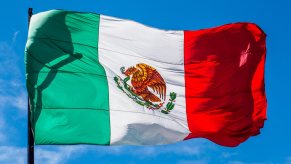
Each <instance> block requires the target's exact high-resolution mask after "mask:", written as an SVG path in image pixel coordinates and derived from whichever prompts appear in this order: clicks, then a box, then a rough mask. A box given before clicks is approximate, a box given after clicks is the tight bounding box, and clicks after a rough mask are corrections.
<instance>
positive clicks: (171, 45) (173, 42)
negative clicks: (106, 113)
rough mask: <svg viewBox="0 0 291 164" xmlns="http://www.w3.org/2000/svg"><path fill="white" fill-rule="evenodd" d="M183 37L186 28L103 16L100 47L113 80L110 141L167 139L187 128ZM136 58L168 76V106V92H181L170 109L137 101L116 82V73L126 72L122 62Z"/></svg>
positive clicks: (157, 141) (179, 136)
mask: <svg viewBox="0 0 291 164" xmlns="http://www.w3.org/2000/svg"><path fill="white" fill-rule="evenodd" d="M183 40H184V34H183V31H164V30H158V29H154V28H150V27H146V26H144V25H141V24H139V23H136V22H133V21H129V20H122V19H117V18H113V17H108V16H102V15H101V16H100V27H99V45H98V48H99V50H98V51H99V61H100V63H101V64H102V65H103V66H104V68H105V71H106V75H107V79H108V83H109V103H110V105H109V109H110V124H111V125H110V126H111V144H134V145H151V144H167V143H172V142H177V141H180V140H183V139H184V138H185V137H186V136H187V135H188V134H189V129H188V125H187V118H186V104H185V81H184V50H183V49H184V47H183V44H184V43H183V42H184V41H183ZM138 63H145V64H147V65H150V66H152V67H154V68H155V69H156V70H157V71H158V72H159V73H160V75H161V76H162V77H163V78H164V80H165V82H166V87H167V89H166V95H167V97H166V101H165V104H164V106H165V105H166V103H167V102H168V100H169V94H170V92H175V93H177V98H176V101H175V107H174V109H173V110H172V111H171V112H170V114H164V113H161V112H160V110H150V109H147V108H146V107H144V106H141V105H139V104H137V103H136V102H134V101H133V100H132V99H130V98H129V97H128V96H127V95H126V94H125V93H124V92H122V91H121V90H120V89H119V88H118V87H117V84H116V82H115V81H114V77H115V76H116V75H118V76H120V77H122V78H125V76H124V75H123V74H122V73H121V71H120V68H121V67H123V66H124V67H125V69H127V68H129V67H131V66H136V64H138ZM128 84H130V82H128ZM130 85H131V84H130Z"/></svg>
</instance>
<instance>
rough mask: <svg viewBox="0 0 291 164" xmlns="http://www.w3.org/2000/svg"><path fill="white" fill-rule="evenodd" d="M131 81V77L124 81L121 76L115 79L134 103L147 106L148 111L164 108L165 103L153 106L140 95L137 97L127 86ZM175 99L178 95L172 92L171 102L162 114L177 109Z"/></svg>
mask: <svg viewBox="0 0 291 164" xmlns="http://www.w3.org/2000/svg"><path fill="white" fill-rule="evenodd" d="M129 79H130V77H126V78H124V79H122V78H121V77H119V76H115V77H114V81H115V83H116V84H117V87H118V88H119V89H120V90H121V91H122V92H123V93H125V94H126V95H127V96H128V97H129V98H130V99H132V100H133V101H134V102H136V103H137V104H139V105H141V106H145V107H147V108H148V109H151V110H157V109H160V108H161V107H163V103H160V104H153V103H151V102H148V101H145V100H143V99H142V98H140V97H139V96H138V95H136V94H135V93H134V92H132V91H131V89H130V86H129V85H128V84H127V81H128V80H129ZM175 99H176V93H175V92H170V99H169V102H168V103H167V105H166V107H165V108H164V109H162V110H161V112H162V113H164V114H169V113H170V112H171V110H173V109H174V107H175V103H174V102H175Z"/></svg>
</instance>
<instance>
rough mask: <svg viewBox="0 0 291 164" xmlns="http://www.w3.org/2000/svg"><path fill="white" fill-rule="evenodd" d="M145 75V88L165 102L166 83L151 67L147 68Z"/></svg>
mask: <svg viewBox="0 0 291 164" xmlns="http://www.w3.org/2000/svg"><path fill="white" fill-rule="evenodd" d="M147 74H148V80H147V86H148V87H150V88H152V89H153V90H154V92H156V93H157V94H158V95H159V96H160V98H162V99H163V100H165V99H166V83H165V81H164V79H163V78H162V76H161V75H160V74H159V72H158V71H157V70H156V69H154V68H152V67H149V68H147Z"/></svg>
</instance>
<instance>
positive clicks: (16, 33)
mask: <svg viewBox="0 0 291 164" xmlns="http://www.w3.org/2000/svg"><path fill="white" fill-rule="evenodd" d="M19 32H20V31H15V32H14V33H13V36H12V44H14V43H15V41H16V39H17V36H18V34H19Z"/></svg>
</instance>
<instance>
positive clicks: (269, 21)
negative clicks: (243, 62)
mask: <svg viewBox="0 0 291 164" xmlns="http://www.w3.org/2000/svg"><path fill="white" fill-rule="evenodd" d="M0 4H1V5H0V9H1V10H0V15H1V16H0V18H1V26H0V66H1V67H0V163H4V164H5V163H19V164H21V163H26V144H27V134H26V132H27V129H26V123H27V104H26V103H27V94H26V89H25V75H24V62H23V61H24V59H23V56H24V53H23V51H24V46H25V42H26V38H27V9H28V7H33V8H34V12H35V13H37V12H41V11H45V10H50V9H66V10H74V11H89V12H95V13H100V14H105V15H109V16H115V17H119V18H126V19H131V20H135V21H138V22H140V23H143V24H146V25H149V26H153V27H156V28H161V29H173V30H183V29H192V30H195V29H201V28H209V27H213V26H219V25H222V24H226V23H231V22H242V21H248V22H254V23H257V24H258V25H259V26H260V27H261V28H262V29H263V30H264V31H265V32H266V33H267V35H268V37H267V63H266V72H265V76H266V90H267V98H268V113H267V115H268V120H267V121H266V122H265V127H264V128H263V129H262V130H261V134H260V135H259V136H256V137H252V138H250V139H249V140H247V141H246V142H245V143H243V144H241V145H240V146H238V147H236V148H227V147H222V146H219V145H216V144H214V143H212V142H210V141H208V140H206V139H193V140H189V141H185V142H181V143H177V144H171V145H165V146H147V147H136V146H113V147H101V146H82V145H81V146H36V150H35V151H36V155H35V157H36V163H41V164H45V163H48V164H55V163H56V164H64V163H68V164H71V163H72V164H75V163H89V164H90V163H152V164H153V163H179V164H188V163H214V164H216V163H229V164H244V163H253V164H254V163H256V164H258V163H262V164H273V163H274V164H275V163H286V164H288V163H289V164H291V107H290V105H289V104H290V101H291V95H290V93H291V87H290V84H291V72H290V71H291V68H290V65H291V51H290V47H291V41H290V38H291V32H290V31H291V1H288V0H285V1H284V0H277V1H271V0H243V1H242V0H236V1H234V0H229V1H227V0H221V1H214V0H213V1H211V0H203V1H194V0H192V1H191V0H179V1H171V0H167V1H166V0H122V1H117V0H116V1H113V0H104V1H96V2H94V1H90V0H82V1H81V0H79V1H77V0H70V1H64V0H50V1H41V2H40V1H38V2H36V1H32V0H26V1H16V0H10V1H5V2H4V1H1V2H0Z"/></svg>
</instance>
